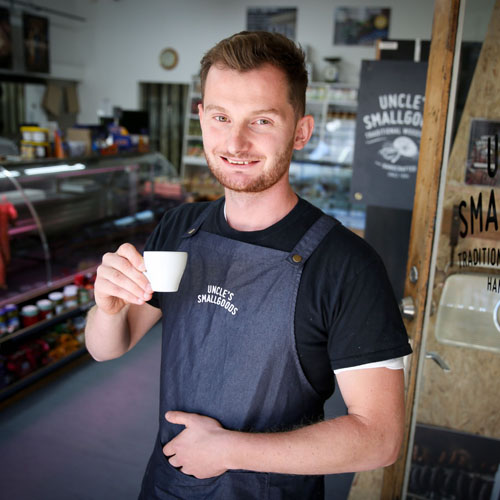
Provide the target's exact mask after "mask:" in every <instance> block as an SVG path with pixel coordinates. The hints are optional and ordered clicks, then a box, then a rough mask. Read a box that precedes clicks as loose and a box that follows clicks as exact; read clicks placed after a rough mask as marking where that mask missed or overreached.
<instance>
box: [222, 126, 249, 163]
mask: <svg viewBox="0 0 500 500" xmlns="http://www.w3.org/2000/svg"><path fill="white" fill-rule="evenodd" d="M226 149H227V152H228V153H230V154H233V155H236V154H241V153H244V152H247V151H249V149H250V141H249V137H248V129H247V127H246V126H245V125H244V124H241V125H240V124H236V123H233V125H232V126H231V127H230V129H229V131H228V136H227V143H226Z"/></svg>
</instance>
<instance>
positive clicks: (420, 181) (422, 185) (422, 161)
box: [381, 0, 464, 500]
mask: <svg viewBox="0 0 500 500" xmlns="http://www.w3.org/2000/svg"><path fill="white" fill-rule="evenodd" d="M463 1H464V0H462V2H463ZM460 3H461V0H435V2H434V17H433V22H432V38H431V48H430V53H429V65H428V70H427V82H426V90H425V105H424V121H423V127H422V137H421V141H420V153H419V160H418V170H417V179H416V187H415V199H414V204H413V217H412V224H411V231H410V243H409V248H408V264H407V272H406V281H405V293H404V296H405V297H411V298H412V299H413V302H414V305H415V315H414V318H413V319H412V320H411V321H408V320H405V324H406V328H407V331H408V335H409V337H410V339H411V342H412V348H413V354H412V356H410V363H409V366H408V368H407V372H406V417H405V439H404V443H403V446H402V449H401V452H400V456H399V459H398V460H397V461H396V463H395V464H394V465H392V466H390V467H387V468H386V469H385V470H384V476H383V484H382V493H381V498H383V499H387V500H397V499H400V498H402V495H403V489H404V479H405V471H406V467H407V464H408V462H409V460H410V452H411V450H410V443H411V441H412V435H413V432H412V429H413V423H414V418H415V417H414V413H415V411H414V410H415V408H416V406H415V401H416V396H417V390H416V388H417V378H418V374H419V368H420V367H421V363H422V360H423V359H424V356H423V354H425V353H424V352H423V351H422V347H423V346H422V338H423V331H424V323H425V316H426V308H427V307H428V304H427V302H428V296H429V294H432V290H430V289H429V284H430V276H431V262H432V250H433V245H434V236H435V228H436V217H437V207H438V195H439V190H440V181H441V172H442V165H443V159H444V149H445V134H446V126H447V120H448V108H449V100H450V91H451V82H452V72H453V61H454V55H455V50H456V37H457V29H458V22H459V11H460ZM415 277H418V278H417V279H415Z"/></svg>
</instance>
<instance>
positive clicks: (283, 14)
mask: <svg viewBox="0 0 500 500" xmlns="http://www.w3.org/2000/svg"><path fill="white" fill-rule="evenodd" d="M296 25H297V9H296V8H295V7H258V8H254V7H249V8H248V9H247V30H248V31H270V32H272V33H281V34H282V35H285V36H286V37H288V38H290V39H291V40H295V29H296Z"/></svg>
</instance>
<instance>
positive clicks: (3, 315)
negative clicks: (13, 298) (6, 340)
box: [0, 307, 7, 336]
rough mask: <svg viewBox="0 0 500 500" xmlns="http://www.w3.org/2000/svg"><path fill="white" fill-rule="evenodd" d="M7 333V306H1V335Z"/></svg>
mask: <svg viewBox="0 0 500 500" xmlns="http://www.w3.org/2000/svg"><path fill="white" fill-rule="evenodd" d="M4 333H7V313H6V312H5V307H0V336H1V335H3V334H4Z"/></svg>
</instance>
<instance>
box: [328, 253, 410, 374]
mask: <svg viewBox="0 0 500 500" xmlns="http://www.w3.org/2000/svg"><path fill="white" fill-rule="evenodd" d="M336 299H337V300H336V306H335V308H334V314H333V318H331V319H332V322H331V326H330V332H329V340H328V352H329V356H330V361H331V364H332V368H333V369H334V370H337V369H341V368H347V367H351V366H357V365H361V364H365V363H373V362H376V361H383V360H387V359H391V358H397V357H400V356H405V355H407V354H410V353H411V347H410V345H409V343H408V336H407V333H406V329H405V326H404V324H403V320H402V318H401V314H400V311H399V308H398V305H397V303H396V299H395V297H394V293H393V290H392V286H391V284H390V282H389V279H388V276H387V272H386V270H385V267H384V265H383V263H382V261H381V259H380V258H379V257H378V256H377V255H375V256H373V258H371V259H370V260H369V261H368V262H367V263H366V264H365V265H364V266H363V267H361V268H360V269H357V270H355V271H351V272H349V273H347V275H346V276H345V279H344V280H343V282H342V285H341V286H340V287H339V288H338V292H337V297H336Z"/></svg>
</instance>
